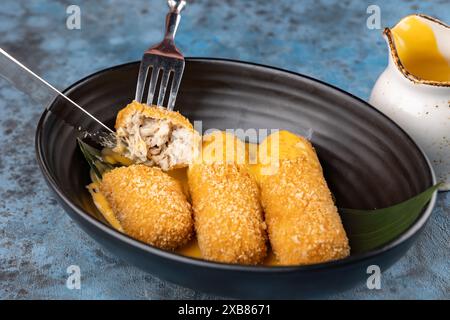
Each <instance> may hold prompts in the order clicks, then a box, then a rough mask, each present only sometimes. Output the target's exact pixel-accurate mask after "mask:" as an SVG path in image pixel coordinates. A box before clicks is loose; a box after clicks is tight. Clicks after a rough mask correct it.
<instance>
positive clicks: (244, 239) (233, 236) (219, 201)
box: [188, 163, 267, 264]
mask: <svg viewBox="0 0 450 320" xmlns="http://www.w3.org/2000/svg"><path fill="white" fill-rule="evenodd" d="M188 182H189V190H190V194H191V198H192V204H193V208H194V218H195V229H196V231H197V240H198V244H199V247H200V250H201V252H202V256H203V258H205V259H208V260H213V261H219V262H226V263H239V264H257V263H261V262H262V261H263V259H264V257H265V256H266V253H267V248H266V230H265V229H266V225H265V223H264V221H263V214H262V210H261V205H260V203H259V190H258V186H257V184H256V181H255V180H254V178H253V177H252V176H251V175H250V174H249V172H248V171H247V169H246V168H245V166H241V165H236V164H233V163H212V164H195V165H192V166H191V167H190V168H189V170H188Z"/></svg>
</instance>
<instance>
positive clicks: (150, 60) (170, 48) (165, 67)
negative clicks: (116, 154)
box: [135, 0, 186, 110]
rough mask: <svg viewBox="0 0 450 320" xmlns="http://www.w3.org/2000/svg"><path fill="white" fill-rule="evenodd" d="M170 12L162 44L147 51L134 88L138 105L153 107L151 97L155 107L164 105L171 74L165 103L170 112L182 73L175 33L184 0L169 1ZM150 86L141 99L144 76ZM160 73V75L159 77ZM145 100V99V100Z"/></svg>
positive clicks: (182, 60) (182, 64) (144, 81)
mask: <svg viewBox="0 0 450 320" xmlns="http://www.w3.org/2000/svg"><path fill="white" fill-rule="evenodd" d="M167 3H168V5H169V8H170V11H169V13H168V14H167V16H166V34H165V36H164V40H163V41H161V43H159V44H157V45H155V46H153V47H151V48H149V49H148V50H147V51H145V53H144V56H143V57H142V61H141V66H140V68H139V75H138V81H137V87H136V97H135V100H136V101H139V102H141V103H147V104H148V105H151V104H153V101H154V98H156V99H155V100H156V101H157V102H156V104H157V105H158V106H163V103H164V98H165V96H166V91H167V86H168V83H169V78H170V76H171V74H172V85H171V88H170V91H169V99H168V100H167V101H168V103H167V106H166V107H167V109H169V110H173V107H174V105H175V100H176V98H177V94H178V88H179V87H180V82H181V77H182V75H183V71H184V57H183V55H182V54H181V52H180V51H179V50H178V48H177V47H176V46H175V40H174V38H175V33H176V32H177V28H178V24H179V23H180V12H181V10H183V8H184V6H185V5H186V1H184V0H181V1H175V0H169V1H168V2H167ZM150 68H151V75H150V83H149V88H148V95H147V97H143V95H144V91H145V84H146V80H147V76H148V74H149V73H150V71H149V69H150ZM160 74H161V76H159V75H160ZM159 78H161V82H160V86H159V93H158V95H157V96H156V97H155V91H156V85H157V82H158V79H159ZM144 99H146V100H144Z"/></svg>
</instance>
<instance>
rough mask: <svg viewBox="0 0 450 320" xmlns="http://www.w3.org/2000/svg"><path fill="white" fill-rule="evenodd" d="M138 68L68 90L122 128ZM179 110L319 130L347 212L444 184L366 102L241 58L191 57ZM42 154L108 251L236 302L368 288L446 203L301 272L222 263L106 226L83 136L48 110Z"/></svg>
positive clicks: (213, 122) (326, 164)
mask: <svg viewBox="0 0 450 320" xmlns="http://www.w3.org/2000/svg"><path fill="white" fill-rule="evenodd" d="M137 71H138V63H130V64H125V65H121V66H117V67H113V68H110V69H107V70H104V71H100V72H98V73H96V74H93V75H91V76H89V77H87V78H85V79H83V80H81V81H79V82H78V83H76V84H74V85H73V86H71V87H70V88H69V89H67V90H66V91H65V92H66V93H67V94H68V95H69V96H70V97H71V98H72V99H73V100H75V101H77V102H78V103H79V104H80V105H82V106H84V107H85V108H86V109H87V110H88V111H90V112H91V113H93V114H94V115H95V116H96V117H98V118H99V119H100V120H102V121H104V122H106V123H107V124H112V123H113V121H114V118H115V115H116V113H117V111H118V110H119V109H121V108H122V107H124V106H125V105H126V104H127V103H128V102H129V101H131V100H132V98H133V97H134V91H135V87H136V79H137ZM54 103H59V102H54ZM177 105H178V106H180V108H181V109H180V110H181V112H182V113H183V114H184V115H185V116H187V117H188V118H189V119H190V120H192V121H193V120H202V121H203V128H204V129H207V128H217V129H227V128H242V129H248V128H264V129H266V128H269V129H270V128H280V129H288V130H292V131H295V132H297V133H306V132H307V133H309V134H311V133H312V136H311V139H312V142H313V144H314V146H315V147H316V150H317V152H318V155H319V158H320V161H321V163H322V166H323V169H324V172H325V176H326V179H327V181H328V184H329V186H330V188H331V190H332V192H333V193H334V195H335V197H336V200H337V205H338V206H339V207H346V208H356V209H371V208H375V207H377V208H380V207H385V206H389V205H392V204H395V203H397V202H400V201H403V200H406V199H408V198H410V197H412V196H414V195H416V194H417V193H419V192H421V191H423V190H425V189H426V188H427V187H429V186H431V185H432V184H434V182H435V181H434V175H433V171H432V169H431V166H430V164H429V162H428V160H427V158H426V156H425V155H424V154H423V153H422V151H421V150H420V149H419V148H418V147H417V145H416V144H415V143H414V142H413V141H412V140H411V139H410V137H409V136H408V135H406V134H405V132H403V131H402V130H401V129H400V128H399V127H398V126H397V125H395V124H394V123H393V122H392V121H391V120H389V119H388V118H387V117H385V116H384V115H382V114H381V113H379V112H378V111H376V110H375V109H374V108H372V107H371V106H370V105H368V104H367V103H365V102H363V101H361V100H359V99H357V98H356V97H353V96H351V95H350V94H348V93H345V92H343V91H341V90H339V89H336V88H334V87H331V86H329V85H327V84H325V83H322V82H320V81H317V80H314V79H311V78H308V77H305V76H302V75H299V74H295V73H292V72H288V71H283V70H279V69H274V68H270V67H265V66H261V65H254V64H248V63H241V62H236V61H225V60H214V59H187V62H186V71H185V74H184V78H183V82H182V87H181V90H180V93H179V96H178V100H177ZM68 112H70V110H69V111H68ZM308 130H309V131H308ZM36 152H37V159H38V162H39V164H40V167H41V169H42V171H43V173H44V176H45V178H46V179H47V182H48V184H49V185H50V188H51V189H52V190H53V191H54V192H55V193H56V196H57V198H58V199H59V201H60V203H61V204H62V206H63V207H64V209H65V210H66V211H67V213H68V214H69V215H70V216H71V217H72V218H73V219H74V220H75V221H77V222H78V223H79V225H80V226H81V227H82V228H83V229H84V230H85V231H86V232H87V233H88V234H89V235H90V236H92V237H93V238H94V239H95V240H97V241H98V242H99V243H100V244H101V245H103V246H104V247H106V248H107V249H109V250H110V251H111V252H113V253H114V254H115V255H117V256H119V257H121V258H122V259H124V260H125V261H129V262H131V263H133V264H135V265H136V266H139V267H140V268H142V269H144V270H146V271H148V272H150V273H152V274H154V275H156V276H157V277H160V278H162V279H165V280H167V281H170V282H173V283H177V284H180V285H182V286H186V287H189V288H192V289H195V290H200V291H204V292H209V293H213V294H217V295H220V296H227V297H241V298H300V297H302V298H311V297H324V296H326V295H328V294H332V293H336V292H339V291H342V290H344V289H346V288H349V287H352V286H354V285H355V284H356V283H358V282H363V281H365V280H366V279H367V276H368V275H367V273H366V270H367V267H368V266H369V265H372V264H376V265H378V266H380V268H381V270H383V271H384V270H386V269H387V268H388V267H389V266H390V265H392V264H393V263H394V262H395V261H396V260H397V259H399V258H400V257H401V256H402V255H403V254H404V253H405V252H406V251H407V250H408V248H409V247H410V246H411V244H412V243H413V241H414V240H415V239H416V238H417V236H418V234H419V232H420V231H421V229H422V228H423V226H424V225H425V223H426V221H427V219H428V217H429V216H430V213H431V211H432V208H433V206H434V203H435V197H436V195H434V197H433V199H432V201H430V203H429V204H428V205H427V207H426V208H425V209H424V211H423V212H422V214H421V216H420V217H419V218H418V219H417V221H416V222H415V223H414V225H413V226H411V227H410V228H409V229H408V230H407V231H405V232H404V233H403V234H402V235H401V236H400V237H398V238H397V239H395V240H393V241H392V242H390V243H388V244H386V245H384V246H383V247H380V248H378V249H376V250H373V251H371V252H367V253H365V254H361V255H352V256H350V257H349V258H347V259H344V260H340V261H334V262H328V263H322V264H317V265H311V266H298V267H297V266H294V267H261V266H257V267H254V266H240V265H230V264H221V263H214V262H207V261H204V260H199V259H192V258H188V257H184V256H180V255H178V254H175V253H171V252H167V251H163V250H159V249H157V248H155V247H152V246H149V245H146V244H143V243H141V242H139V241H136V240H134V239H132V238H130V237H128V236H126V235H123V234H121V233H119V232H117V231H115V230H114V229H112V228H111V227H110V226H108V225H107V224H105V223H104V222H103V221H102V220H101V218H99V214H98V211H97V210H96V208H95V206H94V204H93V202H92V201H91V198H90V195H89V194H88V192H87V191H86V188H85V186H86V185H87V184H88V183H89V174H88V171H89V168H88V164H87V163H86V161H85V160H84V158H83V156H82V154H81V153H80V151H79V150H78V148H77V144H76V141H75V134H74V131H73V129H71V128H70V127H69V126H67V125H65V124H64V123H62V122H61V121H60V120H57V119H56V118H55V117H54V115H52V114H51V113H49V112H44V114H43V115H42V118H41V119H40V122H39V125H38V128H37V133H36Z"/></svg>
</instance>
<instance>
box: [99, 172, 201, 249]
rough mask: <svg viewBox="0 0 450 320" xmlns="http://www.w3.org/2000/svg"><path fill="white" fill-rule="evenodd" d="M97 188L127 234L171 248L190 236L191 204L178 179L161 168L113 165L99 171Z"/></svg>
mask: <svg viewBox="0 0 450 320" xmlns="http://www.w3.org/2000/svg"><path fill="white" fill-rule="evenodd" d="M99 189H100V192H101V193H102V194H103V195H104V196H105V197H106V199H107V200H108V203H109V205H110V207H111V209H112V211H113V212H114V214H115V216H116V218H117V220H118V221H119V222H120V226H121V227H122V228H123V231H124V232H125V233H126V234H128V235H130V236H131V237H133V238H136V239H138V240H140V241H142V242H145V243H148V244H151V245H154V246H156V247H158V248H161V249H175V248H177V247H179V246H181V245H184V244H185V243H187V242H188V241H189V240H190V239H191V237H192V235H193V229H194V228H193V225H194V223H193V217H192V211H191V206H190V204H189V202H188V201H187V199H186V196H185V194H184V193H183V189H182V187H181V185H180V183H179V182H178V181H176V180H175V179H174V178H172V177H170V176H169V175H168V174H166V173H164V172H163V171H161V169H159V168H156V167H148V166H145V165H131V166H129V167H119V168H115V169H113V170H111V171H109V172H107V173H105V174H104V175H103V178H102V180H101V182H100V185H99Z"/></svg>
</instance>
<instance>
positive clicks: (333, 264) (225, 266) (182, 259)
mask: <svg viewBox="0 0 450 320" xmlns="http://www.w3.org/2000/svg"><path fill="white" fill-rule="evenodd" d="M185 60H186V61H204V62H211V61H213V62H218V63H225V64H232V65H238V66H241V65H242V66H247V67H255V68H258V69H269V70H271V71H277V72H279V73H284V74H286V73H287V74H290V75H293V76H298V77H301V78H304V79H307V80H309V81H312V82H315V83H318V84H319V85H322V86H324V87H327V88H329V89H334V90H336V91H338V92H339V93H341V94H343V95H347V96H350V97H351V98H353V99H355V100H357V101H358V102H360V103H362V104H364V105H365V106H367V107H369V108H370V109H372V110H374V111H375V112H377V113H378V114H380V115H381V116H382V117H384V118H385V119H387V121H389V122H391V124H393V125H394V126H395V127H396V128H397V129H398V130H400V131H401V132H402V133H403V134H404V135H405V136H406V137H407V138H408V139H409V140H410V141H411V142H412V144H413V145H414V146H415V147H416V148H417V149H418V150H419V151H420V153H421V155H422V157H423V158H424V159H425V162H426V163H427V165H428V170H429V174H430V176H431V178H432V183H433V185H434V184H436V176H435V173H434V170H433V167H432V165H431V162H430V160H429V159H428V157H427V156H426V154H425V153H424V151H423V150H422V148H421V147H420V146H418V145H417V143H416V142H415V141H414V140H413V139H412V138H411V137H410V136H409V135H408V134H407V133H406V132H405V131H404V130H403V129H402V128H401V127H400V126H398V125H397V124H396V123H395V122H394V121H392V120H391V119H390V118H389V117H387V116H386V115H384V114H383V113H382V112H381V111H379V110H378V109H376V108H375V107H373V106H372V105H370V104H369V103H367V102H366V101H364V100H362V99H360V98H358V97H356V96H354V95H353V94H351V93H349V92H347V91H345V90H343V89H340V88H338V87H335V86H333V85H331V84H328V83H326V82H324V81H321V80H319V79H315V78H313V77H310V76H307V75H304V74H301V73H297V72H294V71H289V70H285V69H282V68H278V67H273V66H268V65H264V64H259V63H254V62H247V61H240V60H234V59H223V58H209V57H187V58H185ZM138 63H140V61H131V62H127V63H123V64H119V65H115V66H112V67H108V68H105V69H102V70H99V71H97V72H94V73H92V74H90V75H87V76H86V77H84V78H82V79H80V80H78V81H76V82H75V83H73V84H72V85H70V86H69V87H67V88H66V89H65V90H64V91H62V92H63V93H65V94H66V93H68V92H70V91H72V90H74V89H76V88H77V87H78V86H79V85H81V84H82V83H83V82H85V81H86V80H88V79H91V78H94V77H96V76H98V75H100V74H103V73H106V72H108V71H113V70H116V69H119V68H123V67H127V66H130V65H133V64H138ZM47 114H48V110H47V109H45V110H44V112H43V113H42V115H41V117H40V119H39V122H38V125H37V128H36V134H35V152H36V158H37V160H38V161H37V162H38V165H39V167H40V169H41V171H42V173H43V175H44V178H45V179H46V181H47V183H48V185H49V186H50V187H51V189H52V190H53V191H54V192H55V194H56V195H57V196H58V198H59V199H60V200H61V201H63V202H64V203H65V204H66V205H67V206H69V207H70V209H72V210H73V211H74V212H76V213H77V214H78V216H79V217H81V218H82V219H83V220H85V221H86V222H87V223H90V224H93V225H94V226H95V227H97V228H99V229H100V230H101V231H103V232H105V233H107V234H108V235H110V236H112V237H114V238H117V239H118V240H120V241H123V242H125V243H127V244H128V245H130V246H134V247H137V248H138V249H140V250H143V251H146V252H148V253H150V254H155V255H157V256H159V257H161V258H165V259H168V260H174V261H176V262H179V263H188V264H191V265H195V266H198V267H207V268H212V269H221V270H228V271H239V272H259V273H273V272H275V273H278V272H283V273H290V272H300V271H311V270H320V269H330V268H339V267H344V266H346V265H350V264H354V263H356V262H363V261H365V260H369V259H372V258H374V257H376V256H378V255H380V254H382V253H385V252H387V251H389V250H392V249H394V248H395V247H397V246H398V245H400V244H401V243H403V242H405V241H406V240H408V239H409V238H410V237H412V236H413V235H414V234H415V233H416V232H418V231H420V230H421V228H422V227H423V226H424V225H425V224H426V222H427V221H428V218H429V217H430V215H431V212H432V211H433V209H434V207H435V204H436V198H437V191H435V192H434V193H433V196H432V198H431V200H430V201H429V202H428V204H427V207H426V208H425V210H424V211H423V212H422V214H421V216H420V217H419V219H417V220H416V221H415V223H414V224H413V225H412V226H411V227H410V228H408V229H407V230H405V231H404V232H403V233H402V234H401V235H400V236H398V237H397V238H395V239H393V240H392V241H390V242H389V243H387V244H385V245H384V246H381V247H379V248H376V249H375V250H371V251H369V252H366V253H362V254H356V255H352V256H349V257H347V258H345V259H340V260H334V261H328V262H324V263H318V264H313V265H301V266H247V265H236V264H229V263H221V262H213V261H207V260H203V259H199V258H192V257H187V256H183V255H180V254H177V253H175V252H169V251H166V250H163V249H159V248H157V247H154V246H152V245H149V244H146V243H143V242H141V241H139V240H136V239H133V238H131V237H129V236H128V235H126V234H123V233H121V232H119V231H117V230H115V229H114V228H112V227H111V226H109V225H107V224H105V223H103V222H101V221H99V220H97V219H95V218H94V217H92V216H91V215H90V214H89V213H87V212H86V211H84V210H83V209H82V208H80V207H78V206H77V205H75V204H73V203H72V202H71V201H70V200H69V199H68V198H67V197H66V196H65V194H64V193H63V191H62V190H61V189H60V188H59V187H58V184H57V183H56V181H55V180H54V179H53V177H52V175H51V173H50V171H49V169H48V168H47V166H46V164H45V161H44V155H43V153H42V149H41V148H40V142H41V141H42V128H43V124H44V122H45V120H46V117H47Z"/></svg>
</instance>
